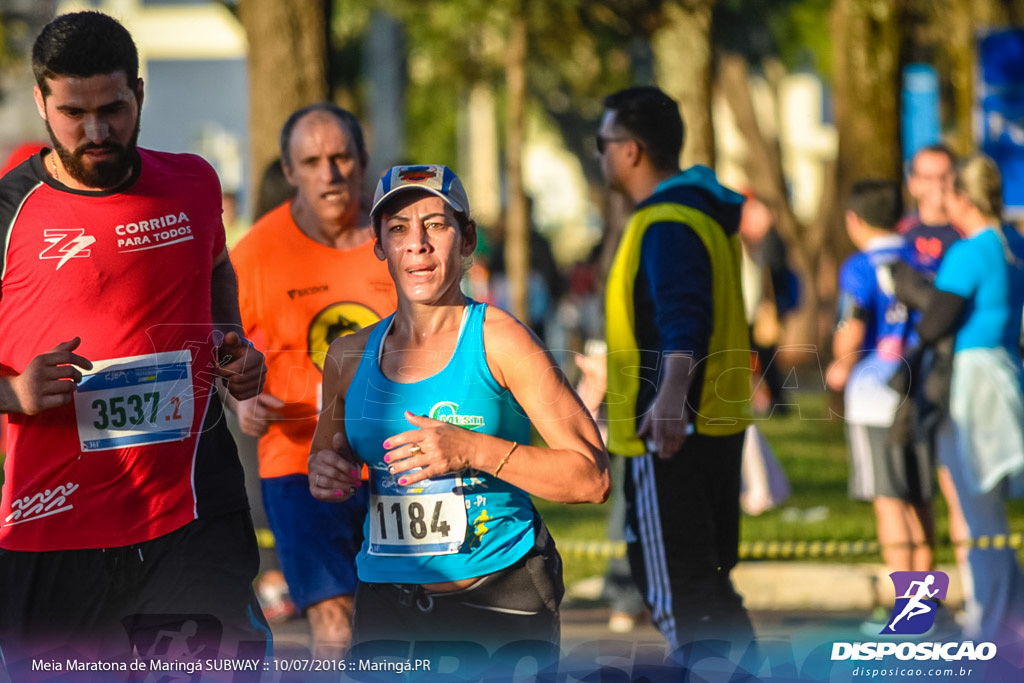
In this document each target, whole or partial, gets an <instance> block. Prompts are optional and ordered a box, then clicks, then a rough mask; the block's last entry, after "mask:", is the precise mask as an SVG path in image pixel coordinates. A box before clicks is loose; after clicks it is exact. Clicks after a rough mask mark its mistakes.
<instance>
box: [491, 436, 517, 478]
mask: <svg viewBox="0 0 1024 683" xmlns="http://www.w3.org/2000/svg"><path fill="white" fill-rule="evenodd" d="M517 448H519V443H518V442H516V441H513V442H512V448H510V449H508V453H506V454H505V457H504V458H502V459H501V462H499V463H498V467H497V469H495V470H494V476H495V477H497V476H498V472H501V468H502V467H504V466H505V463H507V462H508V459H509V458H511V457H512V454H513V453H515V452H516V449H517Z"/></svg>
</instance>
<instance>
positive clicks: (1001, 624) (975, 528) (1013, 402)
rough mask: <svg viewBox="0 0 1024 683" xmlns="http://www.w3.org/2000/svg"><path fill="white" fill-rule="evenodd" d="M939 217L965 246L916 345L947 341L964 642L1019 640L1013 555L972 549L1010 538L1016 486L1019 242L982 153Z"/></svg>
mask: <svg viewBox="0 0 1024 683" xmlns="http://www.w3.org/2000/svg"><path fill="white" fill-rule="evenodd" d="M946 210H947V212H948V214H949V216H950V220H952V221H953V223H954V225H955V226H956V227H957V228H959V229H960V230H961V231H962V232H963V233H964V235H965V239H963V240H961V241H960V242H957V243H955V244H953V245H952V246H951V247H950V249H949V252H948V253H947V254H946V256H945V258H944V259H943V261H942V265H941V266H940V268H939V272H938V275H937V277H936V280H935V287H936V292H935V294H934V295H933V296H932V299H931V301H930V303H929V305H928V308H927V309H926V310H925V312H924V315H923V316H922V318H921V322H920V324H919V325H918V328H917V329H918V334H919V335H920V337H921V340H922V341H923V342H924V343H934V342H935V341H937V340H938V339H940V338H941V337H943V336H944V335H947V334H955V346H954V356H953V377H952V384H951V387H950V419H949V422H948V423H947V425H945V426H944V428H943V429H942V430H941V433H940V436H939V438H947V439H951V440H952V443H953V444H955V447H954V448H950V449H940V457H941V458H942V460H943V462H942V463H941V464H942V465H944V466H946V467H947V468H948V469H949V472H950V475H951V477H952V480H953V484H954V487H955V489H956V494H957V498H958V499H959V505H960V508H961V509H962V512H963V516H964V519H965V521H966V523H967V530H968V533H969V536H970V539H971V546H970V547H969V550H968V553H967V564H966V567H964V568H963V570H964V573H965V576H964V577H963V579H964V586H965V593H966V594H967V596H968V597H967V606H966V608H967V609H966V611H967V622H966V624H965V625H964V634H965V636H967V637H970V638H976V639H977V638H982V639H985V640H993V639H1006V640H1009V639H1012V638H1014V637H1015V635H1014V634H1016V638H1018V639H1019V637H1020V635H1024V575H1022V573H1021V569H1020V566H1019V565H1018V563H1017V558H1016V555H1015V551H1014V550H1012V549H1010V548H1009V547H1006V546H1005V545H1003V546H1002V547H1001V548H994V547H980V546H982V545H983V543H978V541H979V540H980V539H983V538H986V537H988V538H991V537H996V536H1001V537H1004V538H1005V536H1006V535H1007V534H1009V524H1008V520H1007V514H1006V505H1005V500H1006V498H1007V497H1008V496H1009V495H1010V490H1011V488H1013V487H1014V486H1015V485H1016V484H1019V483H1020V482H1021V481H1022V479H1024V476H1022V475H1024V389H1022V387H1024V384H1022V382H1024V373H1022V366H1021V356H1020V350H1019V342H1020V335H1021V315H1022V310H1024V248H1022V247H1021V245H1022V244H1024V241H1022V239H1021V237H1020V235H1019V234H1017V233H1016V232H1015V229H1014V228H1013V227H1010V226H1004V225H1003V224H1002V211H1003V200H1002V180H1001V177H1000V173H999V169H998V167H997V166H996V164H995V162H994V161H992V159H990V158H988V157H986V156H984V155H975V156H972V157H970V158H968V159H967V160H965V161H964V162H963V163H962V164H961V165H960V166H959V167H958V168H957V173H956V178H955V180H954V183H953V189H952V190H951V191H950V192H948V193H947V196H946Z"/></svg>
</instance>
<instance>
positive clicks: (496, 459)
mask: <svg viewBox="0 0 1024 683" xmlns="http://www.w3.org/2000/svg"><path fill="white" fill-rule="evenodd" d="M484 349H485V352H486V355H487V364H488V366H489V367H490V369H491V373H492V374H493V375H494V377H495V379H496V380H497V381H498V383H499V384H501V385H502V386H504V387H507V388H508V389H509V390H510V391H511V392H512V395H513V396H514V397H515V399H516V401H518V402H519V405H520V406H522V408H523V409H524V410H525V411H526V415H527V417H529V419H530V421H531V422H532V423H533V425H534V427H536V429H537V431H538V432H539V433H540V435H541V437H542V438H543V440H544V442H545V443H546V444H547V447H540V446H531V445H529V444H513V442H511V441H507V440H505V439H501V438H498V437H495V436H491V435H488V434H480V433H477V432H471V431H469V430H466V429H462V428H460V427H455V426H453V425H450V424H446V423H443V422H439V421H437V420H431V419H430V418H426V417H421V416H415V415H412V414H407V415H406V417H407V419H408V420H409V422H411V423H412V424H413V425H414V426H416V427H418V428H419V429H415V430H410V431H406V432H402V433H401V434H397V435H395V436H393V437H391V438H390V439H388V442H387V443H386V444H385V448H388V449H389V453H388V456H387V457H388V462H389V463H391V466H392V467H393V468H394V472H395V474H402V473H404V472H407V471H409V470H412V469H415V468H417V467H422V468H423V469H422V470H420V471H418V472H413V473H411V474H409V475H408V476H406V477H400V479H399V484H403V485H409V484H414V483H416V482H417V481H420V480H422V479H426V478H428V477H431V476H437V475H439V474H444V473H447V472H453V471H460V470H463V469H476V470H480V471H482V472H486V473H488V474H491V475H494V474H495V473H496V472H497V476H498V477H499V478H501V479H504V480H505V481H507V482H509V483H510V484H513V485H515V486H518V487H519V488H521V489H523V490H524V491H526V492H528V493H531V494H533V495H536V496H539V497H541V498H545V499H547V500H551V501H554V502H558V503H602V502H604V501H605V500H606V499H607V498H608V492H609V489H610V486H611V478H610V475H609V472H608V452H607V451H606V450H605V448H604V445H603V444H602V442H601V436H600V434H599V433H598V430H597V425H596V424H595V423H594V420H593V419H592V418H591V417H590V413H589V412H588V411H587V409H586V407H585V406H584V405H583V403H582V401H581V400H580V398H579V396H577V394H576V392H575V391H573V388H572V386H571V385H570V384H569V382H568V380H567V379H566V377H565V375H564V374H563V373H562V371H561V369H560V368H559V367H558V364H557V363H555V360H554V358H552V356H551V354H550V353H549V352H548V351H547V349H545V348H544V346H543V345H542V344H541V342H540V341H539V340H538V339H537V338H536V337H534V336H533V334H532V333H531V332H530V331H529V330H528V329H527V328H526V327H525V326H524V325H522V323H520V322H519V321H517V320H516V319H515V318H513V317H511V316H510V315H508V314H507V313H505V312H504V311H501V310H500V309H497V308H493V307H491V308H488V310H487V318H486V320H485V323H484ZM416 446H418V447H419V448H417V447H416ZM499 468H500V469H499Z"/></svg>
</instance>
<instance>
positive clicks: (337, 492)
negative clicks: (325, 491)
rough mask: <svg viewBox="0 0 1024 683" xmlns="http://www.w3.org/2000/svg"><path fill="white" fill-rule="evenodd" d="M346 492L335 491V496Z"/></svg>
mask: <svg viewBox="0 0 1024 683" xmlns="http://www.w3.org/2000/svg"><path fill="white" fill-rule="evenodd" d="M344 493H345V492H344V491H335V492H334V496H335V498H337V497H338V496H341V495H344Z"/></svg>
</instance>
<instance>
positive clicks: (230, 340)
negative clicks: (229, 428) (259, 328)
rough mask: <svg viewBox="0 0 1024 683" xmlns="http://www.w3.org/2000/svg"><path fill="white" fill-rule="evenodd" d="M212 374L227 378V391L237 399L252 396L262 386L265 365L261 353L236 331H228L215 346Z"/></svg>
mask: <svg viewBox="0 0 1024 683" xmlns="http://www.w3.org/2000/svg"><path fill="white" fill-rule="evenodd" d="M214 374H215V375H217V376H218V377H223V378H224V379H226V380H227V384H228V393H230V394H231V395H232V396H234V397H235V398H236V399H238V400H239V401H244V400H245V399H247V398H252V397H254V396H256V394H258V393H260V389H262V388H263V379H264V377H266V375H267V365H266V363H265V362H264V360H263V354H262V353H260V352H259V351H257V350H256V348H255V347H253V345H252V344H250V343H249V341H248V340H244V339H242V337H240V336H239V335H238V333H237V332H228V333H227V334H226V335H224V341H223V342H221V345H220V346H218V347H217V369H216V370H215V371H214Z"/></svg>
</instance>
